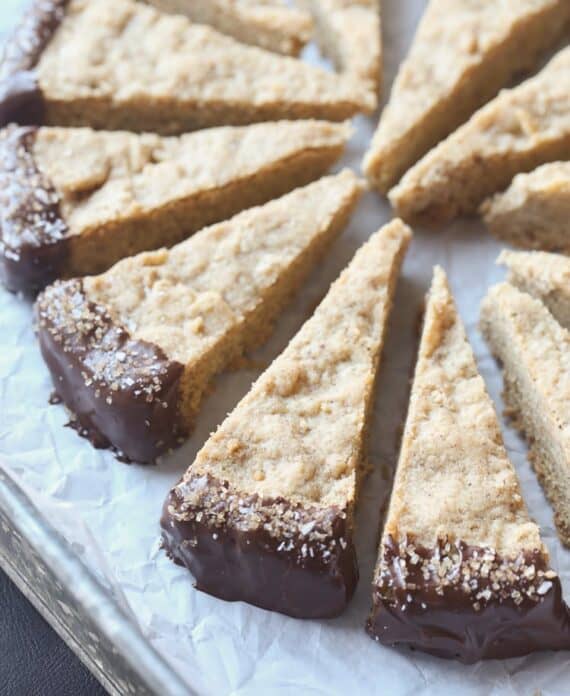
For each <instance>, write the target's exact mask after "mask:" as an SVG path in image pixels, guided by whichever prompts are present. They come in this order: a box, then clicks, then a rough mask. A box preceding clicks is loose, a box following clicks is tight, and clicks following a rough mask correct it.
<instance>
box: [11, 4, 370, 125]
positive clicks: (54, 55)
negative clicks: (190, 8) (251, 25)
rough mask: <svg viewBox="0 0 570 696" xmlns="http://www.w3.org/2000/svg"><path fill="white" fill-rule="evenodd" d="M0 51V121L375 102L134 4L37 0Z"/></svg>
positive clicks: (140, 120)
mask: <svg viewBox="0 0 570 696" xmlns="http://www.w3.org/2000/svg"><path fill="white" fill-rule="evenodd" d="M61 5H64V8H65V9H64V10H61V7H60V10H59V13H58V14H54V13H55V12H56V10H55V9H54V8H55V7H57V6H61ZM50 8H52V9H51V11H50ZM6 55H7V58H6V59H5V62H4V64H3V66H2V67H3V69H2V72H1V74H0V124H6V123H8V122H10V121H15V122H17V123H21V124H24V125H26V124H30V123H32V124H37V123H43V124H44V125H55V126H90V127H93V128H107V129H110V130H116V129H125V130H130V131H136V132H140V131H152V132H155V133H161V134H163V135H171V134H177V133H183V132H185V131H189V130H193V129H196V128H205V127H208V126H219V125H243V124H248V123H254V122H258V121H273V120H278V119H283V118H289V119H295V118H323V119H327V120H332V121H339V120H343V119H346V118H348V117H350V116H352V115H354V114H355V113H357V112H359V111H368V110H370V109H371V108H373V106H374V104H373V103H372V102H373V100H372V99H371V97H370V94H369V93H368V92H367V91H366V90H364V89H363V88H362V87H361V86H360V85H359V84H358V83H357V82H356V81H355V80H354V79H353V78H352V77H350V76H340V75H334V74H331V73H330V72H327V71H326V70H322V69H320V68H316V67H313V66H310V65H307V64H306V63H303V62H301V61H299V60H297V59H295V58H288V57H284V56H279V55H276V54H274V53H270V52H269V51H264V50H262V49H260V48H255V47H253V46H246V45H245V44H241V43H238V42H237V41H234V40H233V39H231V38H230V37H229V36H225V35H223V34H220V33H218V32H217V31H215V30H214V29H212V28H211V27H208V26H206V25H203V24H193V23H192V22H190V20H189V19H187V18H186V17H184V16H182V15H173V14H169V13H164V12H160V11H158V10H156V9H155V8H154V7H150V6H149V5H145V4H143V3H141V2H135V1H134V0H69V2H68V3H65V2H62V1H61V0H60V1H59V2H57V0H48V2H40V3H38V5H37V6H36V11H35V13H30V14H28V15H26V16H25V18H24V21H23V24H22V26H21V27H20V29H19V31H18V32H16V34H15V38H13V39H12V41H11V42H9V43H8V45H7V48H6Z"/></svg>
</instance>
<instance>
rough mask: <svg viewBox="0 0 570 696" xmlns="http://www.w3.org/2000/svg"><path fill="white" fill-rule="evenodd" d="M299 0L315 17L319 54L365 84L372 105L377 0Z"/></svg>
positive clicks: (376, 79)
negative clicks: (321, 53)
mask: <svg viewBox="0 0 570 696" xmlns="http://www.w3.org/2000/svg"><path fill="white" fill-rule="evenodd" d="M299 1H300V3H301V4H302V5H303V7H306V8H307V9H308V10H309V11H310V12H311V13H312V14H313V16H314V18H315V25H316V31H317V41H318V43H319V46H320V47H321V50H322V51H323V53H324V54H325V55H327V56H328V57H329V58H330V59H331V60H332V61H333V62H334V64H335V66H336V67H337V69H338V70H340V71H342V72H345V73H348V74H351V75H354V77H355V78H356V79H357V80H358V81H360V82H361V83H362V84H363V85H365V86H368V88H369V90H370V93H371V95H372V96H373V98H374V99H375V105H376V104H377V101H378V98H379V93H380V89H381V84H382V31H381V24H380V22H381V12H380V0H299Z"/></svg>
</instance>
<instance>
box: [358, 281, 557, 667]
mask: <svg viewBox="0 0 570 696" xmlns="http://www.w3.org/2000/svg"><path fill="white" fill-rule="evenodd" d="M473 424H476V427H474V426H473ZM555 583H558V580H557V577H556V574H555V573H554V572H553V571H551V570H550V569H549V567H548V551H547V549H546V547H545V546H544V544H543V543H542V541H541V539H540V534H539V529H538V527H537V525H536V524H534V522H532V521H531V519H530V518H529V515H528V512H527V509H526V506H525V504H524V502H523V499H522V496H521V490H520V485H519V482H518V479H517V476H516V474H515V471H514V468H513V466H512V464H511V463H510V461H509V459H508V456H507V453H506V450H505V447H504V444H503V440H502V436H501V431H500V427H499V423H498V420H497V416H496V414H495V411H494V408H493V404H492V401H491V399H490V397H489V395H488V394H487V391H486V389H485V384H484V382H483V379H482V378H481V376H480V375H479V373H478V370H477V365H476V362H475V358H474V356H473V352H472V350H471V347H470V345H469V342H468V340H467V337H466V334H465V329H464V327H463V324H462V322H461V319H460V318H459V316H458V314H457V310H456V307H455V303H454V301H453V297H452V295H451V292H450V290H449V286H448V283H447V279H446V277H445V274H444V272H443V270H442V269H440V268H436V269H435V272H434V279H433V283H432V287H431V290H430V292H429V295H428V299H427V307H426V314H425V319H424V327H423V332H422V338H421V344H420V349H419V356H418V361H417V365H416V371H415V377H414V382H413V387H412V393H411V399H410V407H409V412H408V417H407V422H406V427H405V431H404V436H403V441H402V448H401V453H400V458H399V462H398V468H397V472H396V479H395V482H394V488H393V492H392V497H391V500H390V505H389V510H388V514H387V517H386V522H385V527H384V531H383V534H382V541H381V544H380V552H379V558H378V564H377V567H376V571H375V579H374V607H373V612H372V616H371V618H370V621H369V625H368V628H369V631H370V633H371V634H372V636H373V637H375V638H376V639H377V640H380V641H382V642H383V643H387V644H399V643H403V644H408V645H411V646H413V647H416V648H420V649H422V650H426V651H428V652H432V653H434V654H438V655H440V656H442V657H455V658H459V659H461V660H463V661H466V662H473V661H476V660H478V659H482V658H487V657H506V656H513V655H517V654H524V653H525V652H529V651H530V650H533V649H539V645H540V641H541V639H542V638H543V631H542V628H543V627H542V626H541V625H540V623H539V621H538V620H537V619H538V616H539V614H540V613H541V612H542V610H543V608H544V607H542V603H543V600H544V597H545V596H546V595H547V594H549V593H550V592H552V595H553V598H554V595H555V594H556V596H557V601H558V602H559V603H560V598H559V594H560V589H559V584H558V585H557V587H555V586H554V585H555ZM548 601H550V598H549V599H548ZM527 614H528V615H529V620H528V621H527V620H526V619H525V617H526V615H527ZM562 614H563V617H562V620H561V623H562V625H563V626H565V627H566V632H567V635H566V638H565V640H566V645H570V632H568V616H567V613H566V610H565V608H564V612H562ZM533 628H535V629H536V632H535V634H534V635H533V633H532V631H533ZM558 628H560V627H559V626H558ZM525 631H527V633H525ZM521 632H522V635H523V636H525V640H524V641H521V640H520V635H521ZM557 640H559V641H561V642H563V640H564V639H562V638H560V637H559V636H558V635H556V632H554V638H553V640H552V645H556V641H557ZM550 645H551V643H547V644H546V645H544V646H540V647H546V646H550Z"/></svg>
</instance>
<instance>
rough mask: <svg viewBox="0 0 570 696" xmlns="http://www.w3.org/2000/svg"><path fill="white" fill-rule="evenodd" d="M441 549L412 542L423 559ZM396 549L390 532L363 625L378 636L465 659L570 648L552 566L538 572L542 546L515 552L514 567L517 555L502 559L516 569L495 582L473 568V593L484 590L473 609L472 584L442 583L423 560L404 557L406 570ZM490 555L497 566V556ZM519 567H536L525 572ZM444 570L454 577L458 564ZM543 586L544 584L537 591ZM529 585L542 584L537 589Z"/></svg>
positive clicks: (568, 618)
mask: <svg viewBox="0 0 570 696" xmlns="http://www.w3.org/2000/svg"><path fill="white" fill-rule="evenodd" d="M458 548H459V552H460V556H461V563H462V564H466V563H467V564H469V562H471V561H473V559H477V558H479V559H480V558H482V557H483V555H484V554H485V553H487V552H488V549H483V548H478V547H474V546H466V545H465V544H459V545H458ZM440 551H441V549H429V550H428V549H426V548H423V547H415V553H416V554H417V555H418V556H419V557H420V559H421V560H424V559H427V560H428V561H429V560H430V559H433V558H435V557H436V556H437V555H438V553H440ZM400 557H401V556H400V554H399V553H398V547H397V545H396V544H394V543H393V542H392V540H391V539H390V540H389V541H388V543H386V542H385V543H384V547H383V560H384V563H383V567H384V568H385V573H383V574H382V575H381V576H380V578H377V581H376V584H375V585H374V587H373V609H372V614H371V616H370V618H369V620H368V624H367V630H368V633H369V634H370V635H371V636H372V637H373V638H375V639H376V640H378V641H379V642H381V643H383V644H385V645H392V646H397V645H407V646H409V647H412V648H416V649H418V650H422V651H424V652H427V653H430V654H432V655H436V656H438V657H443V658H448V659H457V660H460V661H461V662H464V663H467V664H472V663H474V662H477V661H479V660H484V659H501V658H509V657H518V656H522V655H527V654H528V653H531V652H534V651H537V650H568V649H570V613H569V610H568V607H567V606H566V604H565V603H564V601H563V600H562V589H561V585H560V580H559V578H558V577H557V576H555V575H554V574H553V573H551V574H549V575H547V576H545V575H544V573H548V567H547V565H546V562H545V559H544V556H543V554H542V553H539V552H538V551H537V552H533V553H527V554H526V555H524V556H521V557H520V568H521V571H520V573H519V572H518V571H517V564H518V563H519V561H514V563H510V565H509V566H504V567H510V568H511V569H514V570H511V571H510V572H509V571H507V573H506V576H508V577H506V578H505V579H504V580H500V581H499V585H498V584H495V586H494V587H493V583H494V582H497V581H496V578H492V577H491V576H487V577H485V574H484V573H477V574H472V575H471V576H470V582H472V583H475V585H474V587H476V590H473V592H476V593H477V595H475V596H480V595H483V597H482V598H481V599H480V600H479V601H477V602H476V605H477V609H476V608H475V607H474V595H473V594H472V593H471V591H469V592H466V591H465V590H464V589H462V588H461V586H460V585H459V584H453V582H452V583H451V584H450V585H448V586H446V587H444V588H443V589H442V588H441V585H440V584H439V582H436V580H435V579H434V576H433V575H430V576H429V577H426V576H425V575H423V574H422V570H421V568H422V566H421V562H420V563H417V564H416V565H412V564H410V563H409V562H408V563H407V564H406V566H405V567H406V570H407V573H406V574H405V576H404V575H402V569H401V566H399V563H400ZM495 558H496V559H497V563H498V565H499V566H500V564H501V563H502V559H501V558H500V557H499V556H496V557H495ZM424 567H425V566H424ZM530 569H532V570H530ZM525 571H527V572H532V573H535V575H533V576H532V577H529V576H528V575H525ZM450 573H451V574H453V573H455V577H457V567H456V568H455V569H454V570H450ZM540 573H542V575H541V576H540V577H538V574H540ZM452 577H453V576H452V575H450V578H452ZM541 578H543V579H541ZM542 583H545V585H544V586H543V587H541V585H542ZM438 584H439V588H438ZM499 586H500V589H497V588H498V587H499ZM544 587H548V589H547V590H546V591H545V592H543V593H542V594H541V592H542V590H544ZM535 588H540V589H539V592H538V593H537V592H536V591H535ZM484 597H488V599H485V598H484Z"/></svg>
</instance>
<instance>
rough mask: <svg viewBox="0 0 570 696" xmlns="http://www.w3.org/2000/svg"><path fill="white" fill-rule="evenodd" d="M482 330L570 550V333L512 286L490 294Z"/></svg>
mask: <svg viewBox="0 0 570 696" xmlns="http://www.w3.org/2000/svg"><path fill="white" fill-rule="evenodd" d="M481 329H482V331H483V334H484V335H485V338H486V339H487V341H488V343H489V345H490V347H491V350H492V351H493V353H494V354H495V355H496V356H497V358H499V359H500V360H501V362H502V364H503V367H504V373H503V376H504V386H505V390H504V398H505V402H506V404H507V407H508V410H509V415H511V416H512V417H513V418H514V421H515V423H516V425H517V427H518V428H519V429H520V430H521V431H522V432H524V434H525V435H526V438H527V440H528V442H529V447H530V452H529V459H530V461H531V463H532V465H533V467H534V470H535V471H536V473H537V476H538V478H539V481H540V483H541V484H542V487H543V488H544V491H545V493H546V495H547V497H548V499H549V500H550V502H551V504H552V507H553V508H554V521H555V523H556V527H557V530H558V536H559V537H560V539H561V541H562V543H564V544H566V545H567V546H570V506H569V501H570V417H569V411H568V402H569V400H570V333H569V332H568V331H567V330H566V329H564V328H563V327H562V326H561V325H560V324H559V323H558V322H557V321H556V319H555V318H554V317H553V316H552V314H551V313H550V312H549V311H548V309H547V308H546V306H545V305H544V304H543V303H542V302H541V301H540V300H538V299H536V298H534V297H531V296H530V295H528V294H527V293H525V292H522V291H520V290H519V289H518V288H515V287H514V286H513V285H510V284H509V283H502V284H500V285H497V286H495V287H493V288H491V290H490V291H489V293H488V294H487V297H486V298H485V300H484V301H483V304H482V307H481Z"/></svg>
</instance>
